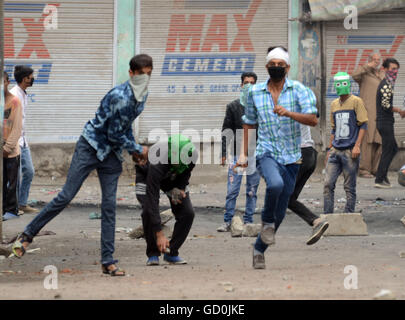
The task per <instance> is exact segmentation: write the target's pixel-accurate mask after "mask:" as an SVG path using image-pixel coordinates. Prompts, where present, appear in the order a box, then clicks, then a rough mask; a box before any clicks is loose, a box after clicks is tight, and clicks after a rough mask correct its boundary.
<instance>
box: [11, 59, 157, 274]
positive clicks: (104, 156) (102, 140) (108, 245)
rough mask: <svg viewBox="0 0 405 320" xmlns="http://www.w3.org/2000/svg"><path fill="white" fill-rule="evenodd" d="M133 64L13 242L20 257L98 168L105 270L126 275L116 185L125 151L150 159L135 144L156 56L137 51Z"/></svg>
mask: <svg viewBox="0 0 405 320" xmlns="http://www.w3.org/2000/svg"><path fill="white" fill-rule="evenodd" d="M129 65H130V70H129V75H130V80H129V81H127V82H125V83H123V84H121V85H118V86H116V87H115V88H113V89H112V90H110V92H108V93H107V94H106V95H105V96H104V98H103V99H102V100H101V103H100V107H99V108H98V110H97V112H96V115H95V118H94V119H92V120H90V121H88V122H87V124H86V125H85V126H84V130H83V133H82V135H81V136H80V138H79V141H78V142H77V144H76V148H75V152H74V155H73V158H72V162H71V165H70V169H69V172H68V175H67V179H66V183H65V185H64V186H63V189H62V191H61V192H60V193H59V194H58V195H57V196H56V197H55V198H54V199H53V200H52V201H51V202H50V203H49V204H48V205H47V206H46V207H45V208H43V209H42V211H41V212H40V213H39V214H38V215H37V216H36V217H35V219H34V220H33V221H32V222H31V223H30V224H29V225H28V226H27V227H26V228H25V230H24V232H23V233H22V234H21V235H20V236H19V237H18V238H17V241H16V242H15V243H14V245H13V247H12V249H13V252H14V254H15V255H16V256H17V257H21V256H22V255H23V254H24V253H25V251H26V248H27V247H28V245H29V243H31V242H32V239H33V237H35V236H36V235H37V233H38V232H39V231H40V230H41V229H42V228H43V227H44V226H45V225H46V224H47V223H48V222H50V221H51V220H52V219H53V218H54V217H56V216H57V215H58V214H59V213H60V212H61V211H62V210H63V209H64V208H66V206H67V205H68V204H69V202H70V201H71V200H72V199H73V198H74V197H75V195H76V194H77V192H78V191H79V189H80V187H81V186H82V184H83V182H84V181H85V180H86V178H87V177H88V175H89V174H90V173H91V172H92V171H93V170H95V169H96V170H97V173H98V177H99V180H100V186H101V190H102V203H101V215H102V217H101V256H102V257H101V265H102V271H103V273H105V274H110V275H111V276H124V275H125V271H124V270H121V269H120V268H118V267H117V266H116V264H117V262H118V260H114V258H113V253H114V240H115V209H116V193H117V185H118V178H119V176H120V175H121V172H122V161H123V157H122V151H123V150H124V149H126V150H127V151H128V153H129V154H131V155H132V158H133V160H134V161H139V162H141V163H142V162H145V161H146V159H147V154H148V148H147V147H142V146H141V145H139V144H137V143H136V142H135V139H134V136H133V133H132V124H133V122H134V120H135V119H136V118H137V117H138V116H139V115H140V113H141V112H142V111H143V109H144V106H145V102H146V99H147V87H148V83H149V79H150V76H151V74H152V68H153V64H152V58H151V57H150V56H148V55H146V54H140V55H136V56H135V57H133V58H132V59H131V61H130V63H129Z"/></svg>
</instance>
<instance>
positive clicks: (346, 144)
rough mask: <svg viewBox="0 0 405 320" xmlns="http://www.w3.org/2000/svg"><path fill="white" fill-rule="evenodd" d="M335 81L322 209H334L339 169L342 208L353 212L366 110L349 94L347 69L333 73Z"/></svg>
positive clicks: (365, 124) (358, 100)
mask: <svg viewBox="0 0 405 320" xmlns="http://www.w3.org/2000/svg"><path fill="white" fill-rule="evenodd" d="M334 85H335V89H336V93H337V95H338V96H339V98H337V99H335V100H333V101H332V104H331V112H330V121H331V127H332V133H331V136H330V142H329V146H328V149H327V150H328V153H327V164H326V177H325V185H324V191H323V196H324V206H323V212H324V213H333V210H334V205H335V200H334V196H335V185H336V181H337V179H338V177H339V176H340V174H341V173H342V172H343V176H344V185H343V186H344V190H345V192H346V207H345V211H344V212H354V209H355V206H356V180H357V172H358V170H359V157H360V146H361V142H362V140H363V137H364V135H365V132H366V130H367V121H368V119H367V111H366V108H365V107H364V103H363V100H362V99H361V98H359V97H356V96H355V95H352V94H351V84H350V76H349V75H348V74H347V73H346V72H338V73H336V74H335V76H334Z"/></svg>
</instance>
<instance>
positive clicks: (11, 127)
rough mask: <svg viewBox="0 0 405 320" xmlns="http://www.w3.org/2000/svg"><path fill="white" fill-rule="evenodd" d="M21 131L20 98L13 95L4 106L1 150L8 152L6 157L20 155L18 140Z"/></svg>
mask: <svg viewBox="0 0 405 320" xmlns="http://www.w3.org/2000/svg"><path fill="white" fill-rule="evenodd" d="M21 132H22V108H21V103H20V100H19V99H18V98H17V97H13V98H12V99H11V100H10V101H9V102H8V103H6V105H5V106H4V123H3V139H4V140H3V150H4V151H7V152H8V154H9V155H8V157H7V158H15V157H17V156H19V155H20V145H19V144H18V140H19V139H20V137H21Z"/></svg>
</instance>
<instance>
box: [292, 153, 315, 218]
mask: <svg viewBox="0 0 405 320" xmlns="http://www.w3.org/2000/svg"><path fill="white" fill-rule="evenodd" d="M301 154H302V164H301V166H300V169H299V171H298V174H297V180H296V182H295V188H294V192H293V194H292V195H291V197H290V200H289V202H288V209H290V210H291V211H292V212H294V213H295V214H297V215H298V216H299V217H300V218H302V219H303V220H304V221H305V222H306V223H308V224H309V225H310V226H313V222H314V220H315V219H318V218H319V217H318V216H317V215H315V214H313V213H312V211H311V210H309V209H308V208H307V207H306V206H305V205H304V204H303V203H301V202H299V201H298V200H297V199H298V196H299V195H300V193H301V191H302V189H303V188H304V185H305V183H306V182H307V180H308V179H309V177H310V176H311V175H312V173H313V172H314V171H315V168H316V160H317V157H318V152H317V151H316V150H315V149H314V148H312V147H308V148H301Z"/></svg>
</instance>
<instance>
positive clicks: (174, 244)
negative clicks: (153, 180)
mask: <svg viewBox="0 0 405 320" xmlns="http://www.w3.org/2000/svg"><path fill="white" fill-rule="evenodd" d="M136 168H137V170H136V184H137V185H139V184H141V185H142V184H145V185H146V178H147V172H144V171H141V170H138V166H136ZM175 187H176V186H173V188H175ZM146 188H148V185H146ZM164 191H168V190H164ZM186 195H187V196H186V198H184V199H182V202H181V203H180V204H176V205H174V204H173V203H172V202H171V198H170V197H168V198H169V200H170V205H171V208H172V212H173V215H174V217H175V219H176V223H175V224H174V230H173V234H172V238H171V240H170V255H171V256H178V255H179V249H180V247H181V246H182V244H183V243H184V241H186V239H187V236H188V234H189V232H190V229H191V226H192V224H193V220H194V209H193V205H192V204H191V200H190V194H189V193H188V192H187V193H186ZM136 198H137V199H138V201H139V203H140V204H141V206H142V224H143V231H144V236H145V240H146V255H147V256H148V257H152V256H160V252H159V249H158V247H157V245H156V233H155V232H154V231H153V230H152V223H151V217H150V215H149V214H148V211H147V210H145V207H146V206H148V201H147V197H146V194H139V193H137V194H136ZM166 236H167V235H166Z"/></svg>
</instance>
